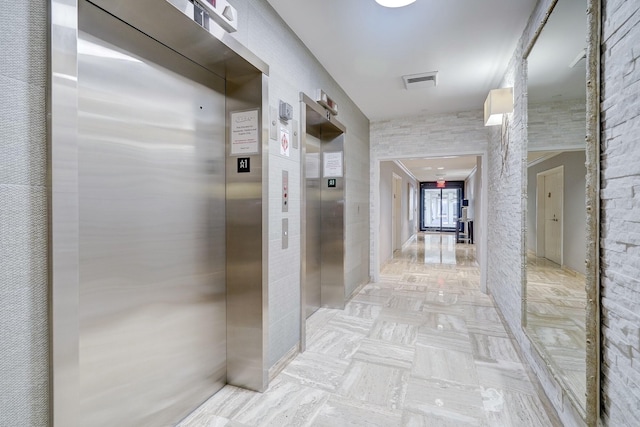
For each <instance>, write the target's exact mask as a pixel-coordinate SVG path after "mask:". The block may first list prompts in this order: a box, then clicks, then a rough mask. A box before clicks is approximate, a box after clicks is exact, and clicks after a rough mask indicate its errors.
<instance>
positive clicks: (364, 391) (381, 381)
mask: <svg viewBox="0 0 640 427" xmlns="http://www.w3.org/2000/svg"><path fill="white" fill-rule="evenodd" d="M408 379H409V371H408V370H406V369H402V368H398V367H394V366H388V365H378V364H376V363H367V362H361V361H353V362H352V364H351V366H350V368H349V369H348V370H347V372H346V374H345V377H344V381H343V383H342V387H341V388H340V389H339V390H338V392H337V393H338V394H339V395H340V396H343V397H346V398H347V399H351V400H357V401H362V402H366V403H369V404H371V405H377V406H381V407H383V408H387V409H392V410H397V409H401V408H402V405H403V402H404V397H405V393H406V388H407V381H408Z"/></svg>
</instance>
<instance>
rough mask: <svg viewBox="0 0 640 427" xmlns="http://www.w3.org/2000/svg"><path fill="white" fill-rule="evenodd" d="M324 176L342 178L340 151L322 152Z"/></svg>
mask: <svg viewBox="0 0 640 427" xmlns="http://www.w3.org/2000/svg"><path fill="white" fill-rule="evenodd" d="M322 157H323V158H324V177H325V178H342V151H337V152H335V153H324V154H323V156H322Z"/></svg>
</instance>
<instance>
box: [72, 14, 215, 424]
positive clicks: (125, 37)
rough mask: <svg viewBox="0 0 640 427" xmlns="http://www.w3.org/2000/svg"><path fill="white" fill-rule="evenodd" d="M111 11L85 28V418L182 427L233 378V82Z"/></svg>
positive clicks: (81, 45) (81, 59)
mask: <svg viewBox="0 0 640 427" xmlns="http://www.w3.org/2000/svg"><path fill="white" fill-rule="evenodd" d="M105 16H106V15H105ZM105 19H106V18H105ZM107 21H109V20H106V21H105V22H102V23H101V25H104V26H105V27H104V28H98V27H94V26H93V25H88V24H85V25H84V26H83V21H82V15H81V20H80V25H81V29H82V30H83V31H88V32H91V34H88V33H87V32H81V33H80V34H79V40H78V64H79V65H78V67H79V68H78V76H79V77H78V87H79V100H78V103H79V118H78V120H79V123H78V129H79V135H78V136H79V138H78V141H79V153H78V161H79V177H78V179H79V200H80V211H79V224H80V228H79V233H80V234H79V241H80V260H79V262H80V268H79V271H80V309H79V310H80V313H79V318H80V325H79V326H80V361H79V366H80V379H79V380H80V408H79V411H80V423H79V425H82V426H87V427H95V426H118V427H124V426H132V427H133V426H135V427H141V426H153V427H157V426H166V425H175V424H176V423H177V422H178V421H180V420H181V419H182V418H183V417H184V416H186V415H187V414H188V413H189V412H191V411H192V410H193V409H194V408H195V407H197V406H198V405H199V404H200V403H201V402H203V401H204V400H206V399H207V398H208V397H209V396H211V395H212V394H214V393H215V392H216V391H217V390H218V389H220V388H221V387H222V386H223V385H224V383H225V382H226V313H225V171H224V158H225V151H224V147H225V96H224V81H223V80H222V79H220V78H219V77H217V76H215V75H213V74H210V73H209V72H207V71H205V70H203V69H202V68H200V67H198V66H196V65H195V64H193V63H191V62H189V61H188V60H186V59H185V58H183V57H181V56H180V55H178V54H176V53H174V52H173V51H170V50H169V49H167V48H165V47H164V46H162V45H160V44H158V43H156V42H154V41H153V40H151V39H149V38H148V37H146V36H144V35H142V34H141V33H138V32H137V31H135V30H133V29H131V28H130V27H127V26H126V25H125V24H123V23H121V22H120V21H115V20H113V19H111V20H110V21H109V23H107ZM112 21H113V22H112ZM87 27H89V28H87ZM96 35H98V36H99V37H96ZM176 71H179V72H176Z"/></svg>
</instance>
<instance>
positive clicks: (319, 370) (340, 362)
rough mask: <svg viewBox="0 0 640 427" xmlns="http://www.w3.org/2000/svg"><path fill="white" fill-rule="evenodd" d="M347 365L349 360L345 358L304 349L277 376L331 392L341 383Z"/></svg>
mask: <svg viewBox="0 0 640 427" xmlns="http://www.w3.org/2000/svg"><path fill="white" fill-rule="evenodd" d="M348 367H349V362H348V361H346V360H345V359H341V358H337V357H331V356H328V355H326V354H321V353H314V352H312V351H306V352H304V353H302V354H300V355H299V356H298V357H296V358H295V359H294V360H292V361H291V363H289V364H288V365H287V367H286V368H284V370H283V371H282V372H281V373H280V375H279V378H280V379H282V380H285V381H293V382H295V383H298V384H301V385H306V386H311V387H313V388H317V389H321V390H326V391H330V392H333V391H335V390H336V389H337V388H338V387H339V386H340V385H341V384H342V377H343V376H344V373H345V371H346V370H347V368H348Z"/></svg>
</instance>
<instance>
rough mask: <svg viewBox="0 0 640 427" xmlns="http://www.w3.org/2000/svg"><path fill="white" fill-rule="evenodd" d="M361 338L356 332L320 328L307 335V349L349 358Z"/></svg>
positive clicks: (354, 351)
mask: <svg viewBox="0 0 640 427" xmlns="http://www.w3.org/2000/svg"><path fill="white" fill-rule="evenodd" d="M310 337H311V338H310ZM362 339H363V336H362V335H358V334H352V333H345V332H340V331H336V330H328V329H321V330H320V331H317V332H315V333H314V334H313V335H312V336H310V335H307V351H311V352H314V353H318V354H326V355H327V356H332V357H337V358H339V359H344V360H349V359H351V358H352V357H353V355H354V354H355V353H356V351H358V348H359V347H360V343H361V342H362Z"/></svg>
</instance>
